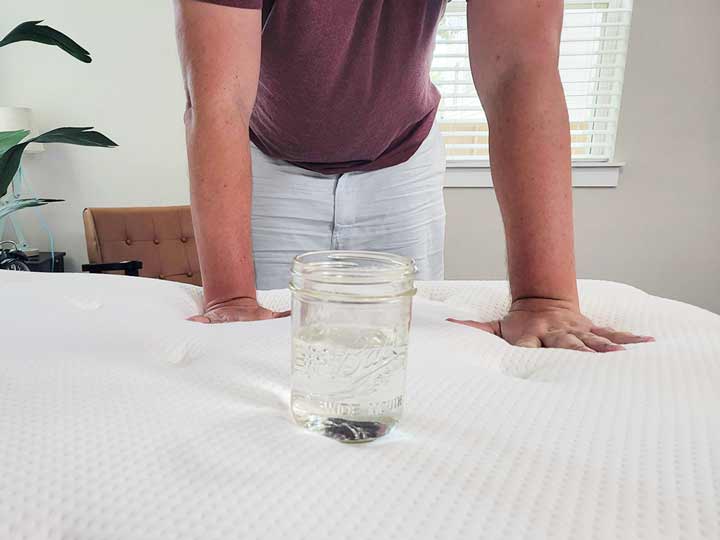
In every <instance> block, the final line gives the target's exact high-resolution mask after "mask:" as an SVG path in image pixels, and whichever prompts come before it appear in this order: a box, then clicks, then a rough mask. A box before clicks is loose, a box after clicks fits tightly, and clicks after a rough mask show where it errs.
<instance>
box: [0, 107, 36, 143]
mask: <svg viewBox="0 0 720 540" xmlns="http://www.w3.org/2000/svg"><path fill="white" fill-rule="evenodd" d="M22 129H26V130H28V131H29V132H30V137H35V136H37V134H38V133H37V131H36V130H35V126H34V124H33V114H32V109H29V108H27V107H0V131H19V130H22ZM43 150H45V147H44V146H43V145H42V144H39V143H32V144H30V145H29V146H28V147H27V150H26V152H28V153H30V154H37V153H38V152H42V151H43Z"/></svg>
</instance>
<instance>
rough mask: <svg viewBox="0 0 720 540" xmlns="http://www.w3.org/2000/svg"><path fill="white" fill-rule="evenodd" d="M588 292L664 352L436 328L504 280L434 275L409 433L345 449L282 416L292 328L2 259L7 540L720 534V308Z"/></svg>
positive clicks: (604, 317) (617, 322)
mask: <svg viewBox="0 0 720 540" xmlns="http://www.w3.org/2000/svg"><path fill="white" fill-rule="evenodd" d="M581 295H582V304H583V309H584V310H585V311H586V313H587V314H588V315H589V316H591V317H592V318H594V319H595V321H596V322H597V323H599V324H603V325H604V324H608V325H613V326H616V327H619V328H624V329H628V330H633V331H637V332H640V333H643V334H653V335H655V336H656V337H657V342H656V343H653V344H647V345H638V346H631V347H630V348H629V350H627V351H625V352H620V353H611V354H607V355H593V354H587V353H578V352H573V351H557V350H525V349H516V348H513V347H510V346H509V345H507V344H506V343H504V342H503V341H501V340H499V339H497V338H495V337H494V336H491V335H488V334H484V333H481V332H479V331H477V330H474V329H472V328H467V327H463V326H459V325H452V324H450V323H446V322H444V319H445V317H447V316H456V317H467V316H472V317H476V318H479V319H487V318H492V317H497V316H499V315H501V314H502V313H503V311H504V310H505V309H506V308H507V302H508V300H507V289H506V285H505V284H503V283H491V282H444V283H422V284H420V286H419V295H418V297H417V299H416V300H417V301H416V304H415V312H414V319H413V331H412V335H411V346H410V357H409V371H408V396H407V408H406V413H405V416H404V418H403V421H402V423H401V426H400V428H399V429H398V431H396V432H395V433H393V434H392V435H391V436H389V437H387V438H386V439H384V440H381V441H377V442H375V443H371V444H368V445H360V446H357V445H355V446H352V445H350V446H348V445H343V444H340V443H338V442H335V441H333V440H330V439H325V438H323V437H320V436H318V435H313V434H308V433H305V432H303V431H302V430H301V429H300V428H298V427H296V426H295V425H294V424H293V423H292V421H291V419H290V416H289V413H288V399H289V395H288V394H289V387H288V380H289V365H290V361H289V347H290V343H289V341H290V340H289V328H290V326H289V320H288V319H284V320H275V321H265V322H257V323H240V324H229V325H219V326H203V325H197V324H193V323H189V322H186V321H184V318H185V317H187V316H190V315H192V314H194V313H195V312H196V311H197V309H198V305H199V302H200V290H199V289H197V288H194V287H192V286H188V285H181V284H177V283H169V282H162V281H156V280H150V279H143V278H126V277H121V276H89V275H72V274H64V275H63V274H55V275H51V274H48V275H40V274H25V273H19V272H18V273H15V272H0V298H2V310H1V311H0V331H1V332H2V336H3V339H2V341H3V343H2V348H1V349H0V538H1V539H20V538H23V539H58V540H59V539H68V540H75V539H77V540H80V539H88V540H90V539H92V540H97V539H185V538H188V539H189V538H193V539H194V538H197V539H206V540H211V539H230V538H262V539H265V538H267V539H281V538H285V539H295V538H298V539H300V538H302V539H313V540H315V539H318V540H322V539H333V540H337V539H346V538H347V539H350V538H363V539H364V538H381V539H382V538H397V539H425V538H428V539H443V540H444V539H450V538H463V539H474V538H483V539H514V538H533V539H534V538H538V539H541V538H554V539H605V538H608V539H648V540H650V539H656V538H668V539H716V538H720V317H718V316H717V315H714V314H711V313H709V312H707V311H703V310H701V309H699V308H695V307H692V306H688V305H685V304H681V303H678V302H673V301H670V300H664V299H661V298H657V297H653V296H650V295H648V294H645V293H643V292H642V291H639V290H637V289H634V288H632V287H629V286H625V285H620V284H615V283H607V282H581ZM261 300H262V302H263V303H264V304H266V305H267V306H269V307H272V308H283V307H286V306H287V304H288V296H287V293H286V292H285V291H276V292H268V293H265V294H263V295H262V297H261Z"/></svg>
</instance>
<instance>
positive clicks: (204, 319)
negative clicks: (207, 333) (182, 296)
mask: <svg viewBox="0 0 720 540" xmlns="http://www.w3.org/2000/svg"><path fill="white" fill-rule="evenodd" d="M187 320H188V321H192V322H197V323H202V324H210V318H209V317H206V316H205V315H195V316H194V317H189V318H188V319H187Z"/></svg>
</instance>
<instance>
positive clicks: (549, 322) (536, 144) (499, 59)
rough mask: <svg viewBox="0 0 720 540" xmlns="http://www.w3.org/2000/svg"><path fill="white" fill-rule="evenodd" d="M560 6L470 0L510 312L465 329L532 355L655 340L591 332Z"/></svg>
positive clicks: (548, 0)
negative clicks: (582, 295) (580, 256)
mask: <svg viewBox="0 0 720 540" xmlns="http://www.w3.org/2000/svg"><path fill="white" fill-rule="evenodd" d="M563 5H564V3H563V1H562V0H534V1H533V2H528V1H527V0H502V1H501V2H498V1H496V0H469V2H468V29H469V43H470V64H471V68H472V73H473V79H474V81H475V87H476V89H477V91H478V95H479V96H480V99H481V101H482V103H483V108H484V109H485V112H486V114H487V118H488V124H489V128H490V162H491V167H492V176H493V182H494V184H495V191H496V193H497V198H498V202H499V204H500V210H501V213H502V217H503V223H504V225H505V237H506V241H507V252H508V273H509V276H510V289H511V293H512V298H513V303H512V307H511V309H510V313H509V315H508V316H507V317H506V318H505V319H503V320H502V321H493V322H491V323H477V322H473V321H464V323H465V324H469V325H470V326H476V327H478V328H481V329H483V330H487V331H491V332H493V333H495V334H497V335H499V336H501V337H503V338H505V339H506V340H507V341H509V342H510V343H513V344H515V345H521V346H526V347H543V346H544V347H560V348H568V349H577V350H582V351H600V352H605V351H613V350H620V349H622V346H621V345H620V344H624V343H636V342H640V341H649V340H650V338H643V337H639V336H633V335H631V334H626V333H623V332H616V331H614V330H612V329H609V328H598V327H595V326H594V325H593V324H592V323H591V321H589V320H588V319H587V318H585V317H583V316H582V314H581V313H580V309H579V305H578V294H577V286H576V279H575V256H574V241H573V207H572V185H571V163H570V125H569V120H568V111H567V105H566V103H565V96H564V94H563V88H562V84H561V81H560V75H559V72H558V56H559V48H560V32H561V30H562V18H563Z"/></svg>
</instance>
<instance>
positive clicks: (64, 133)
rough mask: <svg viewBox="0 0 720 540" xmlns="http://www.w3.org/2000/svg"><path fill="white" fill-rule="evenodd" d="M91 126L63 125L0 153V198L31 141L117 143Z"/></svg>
mask: <svg viewBox="0 0 720 540" xmlns="http://www.w3.org/2000/svg"><path fill="white" fill-rule="evenodd" d="M92 129H93V128H91V127H80V128H76V127H63V128H58V129H53V130H52V131H48V132H47V133H43V134H42V135H39V136H38V137H34V138H32V139H28V140H26V141H23V142H21V143H19V144H16V145H15V146H12V147H11V148H9V149H8V150H7V151H5V153H3V154H2V155H0V198H2V197H4V196H5V194H6V193H7V190H8V188H9V187H10V183H11V182H12V180H13V178H14V177H15V173H16V172H17V170H18V168H19V167H20V161H21V159H22V155H23V152H24V151H25V148H27V145H28V144H30V143H32V142H39V143H64V144H74V145H78V146H96V147H101V148H114V147H116V146H117V143H115V142H114V141H112V140H110V139H108V138H107V137H106V136H105V135H103V134H102V133H99V132H97V131H92Z"/></svg>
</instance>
